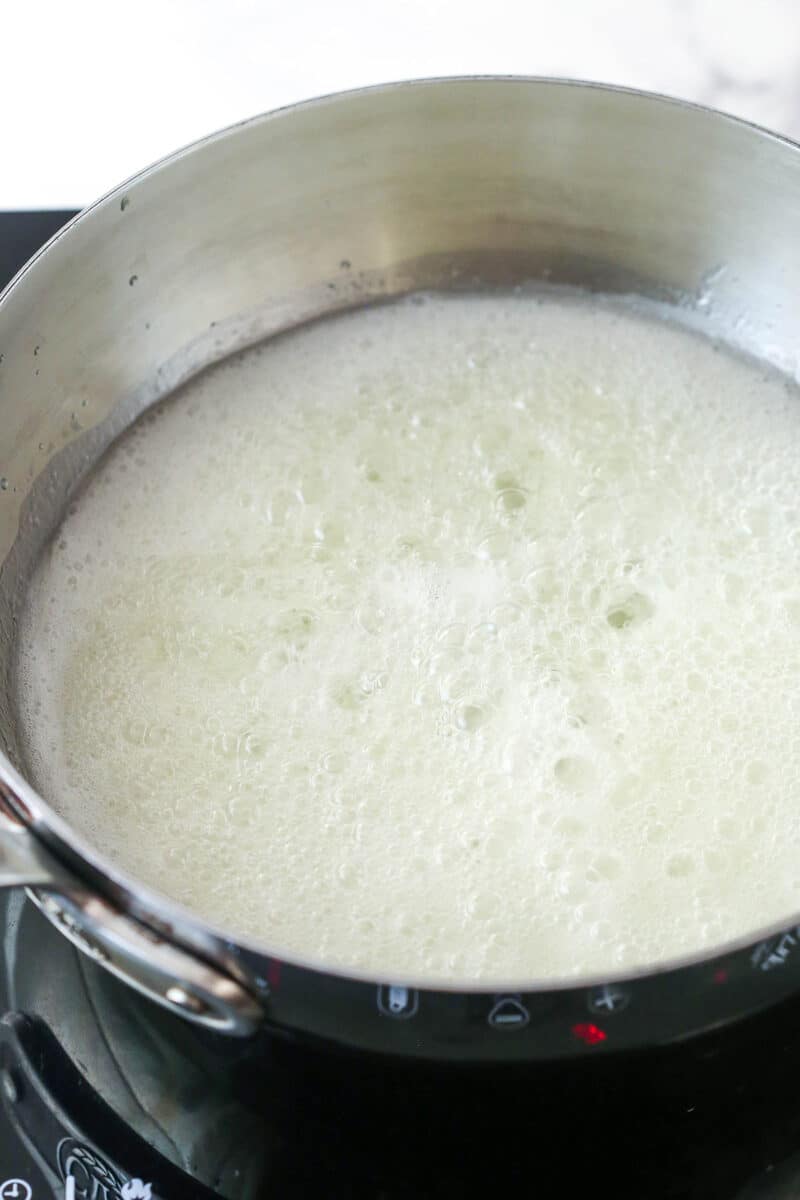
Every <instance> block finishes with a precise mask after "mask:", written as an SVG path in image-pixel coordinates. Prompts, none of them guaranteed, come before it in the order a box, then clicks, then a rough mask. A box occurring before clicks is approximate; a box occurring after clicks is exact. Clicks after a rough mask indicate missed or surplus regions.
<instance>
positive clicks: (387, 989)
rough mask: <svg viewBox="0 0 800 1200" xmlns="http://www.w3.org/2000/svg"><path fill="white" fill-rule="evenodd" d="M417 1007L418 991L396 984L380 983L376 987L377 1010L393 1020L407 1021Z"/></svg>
mask: <svg viewBox="0 0 800 1200" xmlns="http://www.w3.org/2000/svg"><path fill="white" fill-rule="evenodd" d="M418 1008H419V992H417V991H415V990H414V989H413V988H407V987H400V986H399V985H397V984H394V983H392V984H389V983H382V984H380V985H379V987H378V1012H379V1013H382V1015H383V1016H384V1017H393V1018H394V1020H395V1021H407V1020H408V1019H409V1017H413V1016H414V1014H415V1013H416V1011H417V1009H418Z"/></svg>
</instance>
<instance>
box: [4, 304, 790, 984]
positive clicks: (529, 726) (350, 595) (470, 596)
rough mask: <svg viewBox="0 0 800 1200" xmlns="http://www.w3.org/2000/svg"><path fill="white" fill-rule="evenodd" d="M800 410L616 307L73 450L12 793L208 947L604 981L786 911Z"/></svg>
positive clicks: (267, 382)
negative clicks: (75, 471) (226, 939)
mask: <svg viewBox="0 0 800 1200" xmlns="http://www.w3.org/2000/svg"><path fill="white" fill-rule="evenodd" d="M798 448H800V406H799V405H798V397H797V395H796V392H795V391H794V390H793V389H792V388H791V387H790V385H789V384H788V383H787V382H786V381H784V380H782V379H781V378H779V377H777V376H775V375H767V374H766V373H765V372H764V371H763V370H761V369H760V368H759V367H757V366H756V365H755V364H753V363H748V362H745V361H743V360H740V359H738V358H736V357H734V356H733V355H732V354H731V353H730V352H728V351H725V350H722V349H720V348H719V347H718V346H716V345H714V344H713V343H712V342H711V341H707V340H704V339H703V338H701V337H700V336H699V335H696V334H694V333H691V332H689V331H687V330H683V329H681V328H679V327H675V326H670V325H667V324H665V323H662V322H661V321H659V320H657V319H655V318H654V317H652V316H650V317H648V316H646V315H642V314H641V313H638V314H637V312H635V311H633V310H632V309H630V308H625V307H624V306H621V305H616V306H614V305H612V304H610V303H604V302H600V301H590V300H588V299H585V300H581V299H578V298H572V299H570V298H565V297H559V296H551V297H549V298H543V297H540V298H535V297H527V298H524V297H508V298H497V297H492V298H489V297H485V298H477V297H462V298H453V297H451V298H445V297H438V298H425V299H421V298H417V299H416V300H415V301H410V302H404V303H401V304H397V305H393V306H390V307H386V308H379V309H373V310H369V311H363V312H360V313H356V314H351V315H347V316H343V317H339V318H336V319H334V320H330V321H327V322H324V323H321V324H319V325H316V326H313V327H308V328H306V329H304V330H301V331H298V332H296V333H294V334H292V335H289V336H285V337H283V338H281V339H278V340H276V341H274V342H272V343H269V344H266V345H264V346H263V347H261V348H259V349H257V350H254V351H251V352H249V353H247V354H246V355H244V356H242V357H240V358H238V359H236V360H233V361H231V362H229V363H227V364H223V365H221V366H219V367H216V368H214V369H213V370H211V371H210V372H208V373H207V374H205V375H204V376H203V377H201V378H199V379H198V380H196V381H194V382H193V383H192V384H190V385H189V386H188V387H187V388H186V389H184V391H183V392H181V393H180V394H179V395H178V396H177V397H175V398H174V399H173V400H172V401H171V402H170V403H168V404H166V405H164V406H162V407H161V408H159V409H158V410H156V411H154V412H152V413H151V414H149V415H148V416H146V417H145V418H144V419H143V420H142V421H141V422H140V423H139V424H138V425H137V426H136V427H135V428H134V429H133V430H132V431H131V432H130V433H129V434H128V435H126V436H125V437H124V438H123V439H122V441H121V442H120V443H119V444H118V445H117V446H116V447H115V448H114V449H113V450H112V452H111V454H110V455H109V456H108V457H107V458H106V460H104V462H103V464H102V465H101V467H100V468H99V470H98V472H97V473H96V474H95V475H94V477H93V479H92V482H91V483H90V485H89V487H88V488H87V490H86V491H85V492H84V494H83V495H82V496H81V497H80V499H79V500H78V502H77V504H76V505H75V506H74V508H73V511H72V513H71V514H70V515H69V516H68V517H67V519H66V521H65V523H64V525H63V526H62V528H61V530H60V533H59V534H58V536H57V537H56V539H55V541H54V543H53V545H52V548H51V549H50V551H49V552H48V554H47V555H46V557H45V558H44V560H43V562H42V563H41V566H40V569H39V573H38V576H37V579H36V580H35V586H34V588H33V591H32V596H31V603H30V606H29V611H28V613H27V616H26V620H25V622H24V627H23V630H22V636H21V658H20V676H21V684H22V696H23V701H22V703H23V716H24V721H25V726H26V728H27V731H28V734H27V736H28V756H29V760H30V763H31V766H32V770H33V774H34V778H35V779H36V781H37V782H38V784H39V785H40V787H41V788H42V790H43V791H44V794H45V795H47V796H48V797H49V798H51V800H52V801H53V802H54V803H56V804H57V807H58V808H59V809H60V811H61V812H62V813H63V815H64V816H65V817H67V818H68V819H69V820H70V821H72V822H74V823H75V824H76V825H77V826H78V827H80V829H81V830H83V831H84V832H85V833H86V834H87V835H88V836H89V837H90V838H91V840H92V841H93V842H94V843H95V844H96V845H97V846H98V847H99V848H101V849H102V850H103V851H106V852H108V853H109V854H110V855H111V856H113V857H114V858H115V859H116V860H117V861H119V862H120V863H122V864H123V865H124V866H125V867H126V868H127V869H129V870H130V871H131V872H132V873H134V874H135V875H136V876H138V877H139V878H141V879H142V880H144V881H146V882H147V883H149V884H151V885H152V886H154V887H156V888H157V889H158V890H160V891H162V892H164V893H166V894H168V895H170V896H171V897H174V898H176V899H178V900H180V901H182V902H183V903H185V904H186V905H188V906H190V907H191V908H193V909H194V910H196V911H197V912H198V913H200V914H201V915H203V916H206V917H208V918H209V919H211V920H212V921H213V922H215V923H216V924H218V925H219V924H224V925H226V926H227V927H229V928H230V929H231V930H232V931H234V932H236V933H239V934H251V935H254V936H256V937H257V938H260V939H264V940H267V941H269V942H270V943H272V944H276V945H279V946H283V947H285V948H287V949H289V950H291V951H293V952H294V953H296V954H299V955H308V956H313V957H316V958H319V959H322V960H324V961H326V962H329V963H332V964H342V965H346V966H350V967H356V968H369V969H370V970H373V971H375V972H376V973H377V974H378V975H379V976H383V977H387V978H398V977H402V976H403V974H407V975H408V976H413V977H416V978H420V977H423V978H430V979H432V980H433V979H437V978H438V979H441V978H449V979H452V980H459V981H465V980H469V979H481V980H491V979H498V980H501V979H504V980H508V979H514V978H516V979H522V978H524V977H530V978H541V977H544V976H561V975H574V974H578V973H581V972H600V973H602V972H604V971H606V970H611V969H614V970H618V969H620V968H623V967H626V968H627V967H632V966H637V965H642V964H649V963H655V962H658V961H659V960H662V959H665V958H668V957H670V956H673V955H675V954H680V953H684V952H694V951H697V950H699V949H701V948H703V947H707V946H711V945H713V944H715V943H720V942H721V941H723V940H725V939H727V938H730V937H734V936H738V935H742V934H745V933H747V932H749V931H750V930H752V929H754V928H757V927H758V926H760V925H761V924H763V923H765V922H768V921H772V920H777V919H780V918H782V917H784V916H786V915H788V914H790V913H791V912H792V911H793V910H796V909H797V908H798V907H800V807H798V795H799V791H800V789H799V788H798V784H799V783H800V741H799V740H798V738H797V735H796V731H797V722H798V718H799V717H800V571H798V565H799V559H800V453H798Z"/></svg>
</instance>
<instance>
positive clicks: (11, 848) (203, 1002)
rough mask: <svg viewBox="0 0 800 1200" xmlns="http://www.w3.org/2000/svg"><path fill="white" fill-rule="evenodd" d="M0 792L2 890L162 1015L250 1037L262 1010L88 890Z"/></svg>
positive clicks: (214, 971)
mask: <svg viewBox="0 0 800 1200" xmlns="http://www.w3.org/2000/svg"><path fill="white" fill-rule="evenodd" d="M4 799H6V798H5V797H4V796H3V794H2V791H0V888H12V887H26V888H27V891H28V895H29V896H30V897H31V899H32V900H33V902H34V903H35V904H36V905H37V907H38V908H39V909H40V911H41V912H42V913H44V915H45V916H46V917H47V918H48V920H50V921H51V922H52V923H53V924H54V925H55V926H56V928H57V929H58V930H59V931H60V932H61V933H63V934H64V936H65V937H68V938H69V940H70V941H71V942H72V943H73V945H75V946H77V948H78V949H79V950H81V951H82V952H83V953H84V954H87V955H88V956H89V957H90V958H93V959H94V961H95V962H97V963H99V964H100V965H101V966H102V967H105V969H106V970H107V971H110V972H111V974H112V975H116V976H117V978H118V979H121V980H122V982H123V983H126V984H128V985H129V987H132V988H134V989H135V990H136V991H137V992H140V993H141V994H142V995H143V996H147V997H148V998H149V999H151V1000H155V1002H156V1003H157V1004H160V1005H161V1006H162V1007H163V1008H167V1009H169V1010H171V1011H172V1012H174V1013H177V1014H178V1015H180V1016H182V1017H184V1018H186V1019H187V1020H189V1021H192V1022H194V1023H195V1024H196V1025H201V1026H203V1027H204V1028H206V1029H213V1030H215V1031H216V1032H218V1033H227V1034H230V1035H232V1036H235V1037H247V1036H249V1035H250V1034H252V1033H254V1032H255V1031H256V1030H257V1028H258V1027H259V1025H260V1024H261V1022H262V1021H263V1018H264V1010H263V1008H262V1006H261V1004H260V1003H259V1001H258V1000H257V999H256V997H255V995H253V994H252V993H251V992H250V991H248V989H247V988H246V987H244V986H243V985H242V984H241V983H240V982H239V981H238V980H236V979H234V978H233V977H232V976H230V975H228V974H226V973H225V972H224V971H222V970H220V969H219V967H217V966H215V965H212V964H211V963H208V962H206V961H204V960H203V959H202V958H199V957H197V956H196V955H195V954H194V953H192V952H191V951H190V950H187V949H185V948H184V947H183V946H179V945H177V944H175V943H174V942H171V941H170V940H169V939H168V938H167V937H165V936H164V935H163V934H161V933H158V932H157V931H156V930H154V929H151V928H150V927H149V926H148V925H145V924H143V923H142V922H141V921H137V920H136V919H135V918H134V917H131V916H129V915H128V914H127V913H125V912H123V911H122V910H121V909H119V908H117V907H116V906H115V905H114V904H112V903H111V902H110V901H108V900H106V899H105V897H103V896H100V895H98V894H97V893H96V892H91V891H89V890H88V889H87V888H86V887H85V886H84V885H82V884H81V883H80V882H79V881H78V880H77V879H76V878H75V877H74V876H73V875H71V874H70V873H69V872H68V871H67V869H66V868H65V867H62V866H61V864H60V863H59V862H58V860H57V859H56V858H55V857H54V856H53V855H51V854H50V853H49V852H48V850H47V848H46V847H45V846H44V845H43V843H42V842H41V841H40V840H39V839H38V838H37V837H36V836H35V835H34V834H33V833H31V831H30V829H29V828H28V827H27V825H26V824H25V823H24V821H22V820H21V819H20V818H19V817H18V816H17V815H16V813H15V812H14V811H13V809H11V808H10V805H6V804H3V800H4Z"/></svg>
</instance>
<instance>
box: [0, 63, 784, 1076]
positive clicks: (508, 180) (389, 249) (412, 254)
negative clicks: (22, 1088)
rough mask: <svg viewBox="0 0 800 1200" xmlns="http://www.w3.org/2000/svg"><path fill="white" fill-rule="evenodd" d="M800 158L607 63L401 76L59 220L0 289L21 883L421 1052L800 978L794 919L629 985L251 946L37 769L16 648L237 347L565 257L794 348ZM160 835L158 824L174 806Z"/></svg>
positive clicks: (146, 941) (653, 1033)
mask: <svg viewBox="0 0 800 1200" xmlns="http://www.w3.org/2000/svg"><path fill="white" fill-rule="evenodd" d="M799 235H800V153H798V148H797V147H795V146H794V145H792V144H790V143H788V142H786V141H784V140H782V139H780V138H777V137H774V136H772V135H771V134H769V133H765V132H763V131H762V130H759V129H755V128H753V127H751V126H748V125H746V124H743V123H742V122H740V121H735V120H732V119H730V118H728V117H724V116H720V115H719V114H717V113H714V112H710V111H707V110H705V109H702V108H696V107H693V106H691V105H687V104H681V103H676V102H674V101H671V100H666V99H663V98H661V97H656V96H648V95H642V94H637V93H634V92H629V91H622V90H617V89H611V88H606V87H597V86H594V85H585V84H579V83H565V82H558V81H546V80H526V79H463V80H441V81H432V82H421V83H408V84H398V85H392V86H387V87H380V88H375V89H370V90H367V91H360V92H353V93H348V94H344V95H340V96H333V97H329V98H326V99H323V100H317V101H314V102H311V103H308V104H303V105H299V106H298V107H295V108H291V109H287V110H284V111H281V112H277V113H273V114H270V115H268V116H264V117H259V118H257V119H255V120H253V121H249V122H246V123H244V124H242V125H238V126H235V127H234V128H232V129H229V130H227V131H225V132H223V133H220V134H216V135H214V136H212V137H210V138H208V139H207V140H205V141H203V142H199V143H198V144H197V145H195V146H192V147H190V148H189V149H187V150H183V151H181V152H179V153H178V154H176V155H174V156H173V157H171V158H169V159H167V160H165V161H164V162H162V163H160V164H159V165H157V166H155V167H152V168H151V169H149V170H147V171H145V172H143V173H142V174H141V175H138V176H137V177H136V178H134V179H132V180H131V181H130V182H129V183H127V184H125V185H123V186H122V187H120V188H118V189H117V190H116V191H114V192H112V193H111V194H110V195H108V196H106V197H105V198H104V199H103V200H101V201H99V202H98V203H97V204H95V205H94V206H92V207H91V208H89V209H88V210H87V211H86V212H85V213H83V214H82V215H81V216H79V217H78V218H77V219H76V220H75V221H73V222H72V223H71V224H70V225H69V226H67V227H66V228H65V229H64V230H63V231H62V232H61V233H59V234H58V235H57V236H56V237H55V238H54V239H53V240H52V242H50V244H49V245H48V247H47V248H46V249H45V250H44V251H43V252H42V253H40V254H39V255H37V257H36V258H34V259H33V260H32V261H31V262H30V263H29V264H28V265H27V267H25V268H24V270H23V271H22V272H21V273H20V274H19V275H18V276H17V278H16V279H15V280H14V282H13V283H12V284H11V286H10V287H9V288H8V289H7V290H6V291H5V292H4V294H3V296H2V299H0V489H1V490H0V562H2V570H1V571H0V885H2V886H5V887H16V886H26V887H27V888H28V889H29V891H30V894H31V895H32V897H33V898H34V899H35V901H36V902H37V904H38V905H39V906H40V907H41V909H42V910H43V911H44V913H45V914H46V915H47V916H48V917H49V918H50V919H51V920H52V921H54V922H55V923H56V924H57V925H59V926H60V928H61V929H62V930H63V932H64V934H65V935H66V936H67V937H69V938H70V939H72V941H73V942H75V943H76V944H77V945H78V946H79V947H80V948H81V949H82V950H84V951H86V953H88V954H90V955H92V956H93V957H94V958H95V959H96V960H98V961H99V962H101V963H103V964H104V965H105V966H106V967H107V968H108V969H109V970H111V971H113V972H114V973H115V974H117V975H118V976H120V977H121V978H122V979H123V980H125V981H126V982H127V983H129V984H130V985H131V986H133V987H135V988H137V989H138V990H139V991H140V992H143V993H144V994H146V995H148V996H151V997H152V998H153V999H154V1000H156V1001H158V1002H159V1003H160V1004H163V1005H165V1006H166V1007H167V1008H170V1009H172V1010H174V1011H177V1012H180V1013H182V1014H183V1015H185V1016H186V1017H187V1018H189V1019H190V1020H193V1021H195V1022H196V1023H198V1024H199V1025H201V1026H206V1027H209V1028H211V1029H215V1030H221V1031H224V1032H227V1033H229V1034H232V1035H237V1034H238V1035H248V1034H250V1033H252V1032H254V1031H255V1030H256V1029H257V1028H259V1027H262V1026H266V1027H267V1028H272V1029H274V1030H276V1031H282V1032H284V1033H287V1034H296V1035H306V1036H311V1037H317V1038H322V1039H327V1040H334V1041H338V1042H340V1043H346V1044H349V1045H351V1046H355V1047H361V1048H363V1049H372V1050H377V1051H387V1052H392V1053H398V1054H407V1055H412V1056H418V1057H419V1056H422V1057H435V1058H440V1059H446V1058H461V1059H463V1058H468V1059H469V1058H471V1059H476V1060H480V1059H485V1060H503V1059H513V1060H525V1059H531V1060H535V1059H545V1058H558V1057H564V1056H569V1055H574V1054H597V1053H606V1052H608V1051H610V1050H614V1049H616V1048H631V1047H636V1046H642V1045H647V1044H653V1043H666V1042H670V1041H672V1040H674V1039H678V1038H682V1037H686V1036H688V1035H690V1034H693V1033H698V1032H700V1031H702V1030H704V1029H706V1028H709V1027H710V1026H712V1025H717V1024H719V1023H721V1022H724V1021H728V1020H732V1019H734V1018H736V1017H738V1016H740V1015H742V1014H744V1013H746V1012H750V1011H754V1010H756V1009H758V1008H761V1007H764V1006H765V1005H768V1004H770V1003H772V1002H774V1001H775V1000H777V999H778V998H780V997H782V996H785V995H786V994H787V993H789V992H791V991H794V990H796V989H800V951H798V950H797V946H798V943H800V927H798V922H800V915H795V916H794V917H792V916H791V914H789V913H787V919H786V922H785V925H784V926H782V927H781V928H774V927H773V928H769V929H766V930H757V931H754V932H753V934H752V936H751V937H749V938H746V939H743V940H741V941H740V942H737V943H736V944H735V945H728V946H725V947H721V948H720V949H719V951H718V953H716V954H715V955H713V956H711V957H710V956H709V955H708V954H705V955H704V956H702V957H699V956H698V957H696V958H694V959H687V960H683V961H681V962H674V963H670V964H668V965H666V966H665V967H661V968H659V969H658V970H656V971H649V972H645V973H642V974H639V975H637V976H635V977H628V978H626V979H623V980H618V979H581V980H578V981H576V980H569V981H563V982H561V983H559V982H558V981H553V980H548V981H545V982H544V983H542V982H539V981H537V980H536V979H535V978H532V979H527V980H510V981H508V983H507V986H505V987H503V988H499V987H495V988H493V989H491V991H490V990H489V989H487V988H481V987H476V988H474V990H471V991H470V992H468V993H465V992H464V991H462V990H448V989H446V988H437V989H436V990H432V989H430V988H429V987H428V988H426V987H425V986H424V983H423V984H420V985H419V986H417V982H418V981H415V980H413V979H393V980H392V979H389V980H376V979H369V978H366V977H364V976H363V975H362V976H356V975H355V974H352V975H347V974H345V973H336V972H333V971H330V970H328V969H326V968H325V967H324V966H323V965H321V964H315V963H308V962H302V961H299V960H298V959H297V958H295V957H293V956H291V955H288V954H285V953H284V952H283V951H281V950H280V949H279V948H275V947H271V946H270V940H269V930H264V939H263V943H261V942H254V941H246V942H239V943H234V942H232V941H231V940H229V938H227V937H226V936H225V932H224V931H223V930H219V929H214V928H212V927H211V926H209V925H207V924H206V923H204V922H203V921H201V920H199V919H198V918H196V917H194V916H192V915H191V914H190V913H188V912H186V911H184V910H183V909H181V908H180V907H178V906H177V905H175V904H174V903H172V902H170V901H168V900H166V899H165V898H163V897H162V896H159V895H157V894H155V893H154V892H152V891H150V890H148V889H146V888H144V887H142V886H141V885H139V884H138V883H137V882H136V881H135V880H134V879H131V878H129V877H128V876H127V875H126V874H125V873H124V872H123V871H121V870H120V869H119V868H118V867H116V866H115V865H114V864H113V863H110V862H108V861H106V860H105V859H104V858H103V857H102V856H100V855H99V854H98V853H97V852H96V851H95V850H94V849H93V848H92V846H91V845H89V844H87V842H86V841H85V840H84V839H83V838H82V837H81V836H80V835H79V834H78V833H76V832H75V830H73V829H71V828H70V827H69V826H68V825H67V824H66V823H65V822H64V821H63V820H61V819H60V818H59V817H58V815H57V814H56V813H55V812H54V811H53V809H52V808H50V806H49V805H48V804H47V803H46V802H45V801H44V800H43V799H42V797H41V796H39V795H37V793H36V791H35V790H34V788H33V787H32V786H31V784H30V783H29V782H28V781H27V779H26V778H25V765H24V763H23V762H22V761H21V757H20V752H19V744H18V737H17V729H16V718H15V705H14V695H13V692H14V688H13V682H14V681H13V671H12V661H13V646H14V636H15V627H16V619H17V614H18V613H19V610H20V605H21V603H22V601H23V597H24V593H25V588H26V583H27V580H28V578H29V574H30V570H31V567H32V564H33V563H34V561H35V559H36V557H37V554H38V552H39V550H40V549H41V547H42V545H43V544H44V543H45V541H46V539H47V538H48V537H49V536H50V534H51V533H52V531H53V530H54V528H55V526H56V524H57V522H58V519H59V515H60V514H61V513H62V512H63V510H64V507H65V506H66V504H67V503H68V502H69V499H70V496H71V495H72V494H73V492H74V491H75V489H76V488H77V487H78V485H79V484H80V481H81V479H82V478H83V477H84V476H85V475H86V473H87V472H88V471H89V470H90V469H91V467H92V465H93V463H94V462H96V460H97V458H98V457H99V455H100V454H101V453H102V452H103V450H104V449H105V448H106V447H107V446H108V444H109V442H110V441H111V440H112V439H113V438H114V437H115V436H116V435H117V434H119V433H120V431H121V430H123V429H124V428H125V427H126V426H127V425H128V424H129V423H130V422H131V421H132V420H133V419H134V418H135V417H136V416H137V415H138V414H139V413H141V412H142V410H143V409H144V408H145V407H147V406H148V405H150V404H152V403H154V402H155V401H157V400H158V399H160V398H161V397H163V396H164V395H166V394H167V393H169V392H170V391H171V390H172V389H174V388H175V387H176V386H178V385H179V384H180V383H182V382H183V381H184V380H186V379H188V378H189V377H190V376H192V375H194V374H195V373H196V372H198V371H200V370H201V369H202V368H203V367H205V366H206V365H208V364H209V363H211V362H214V361H215V360H217V359H219V358H221V357H222V356H224V355H226V354H230V353H231V352H233V351H236V350H239V349H240V348H242V347H244V346H247V345H250V344H252V343H254V342H256V341H258V340H260V339H262V338H264V337H266V336H268V335H270V334H272V333H275V332H276V331H279V330H283V329H286V328H288V327H291V326H294V325H297V324H298V323H300V322H303V321H305V320H308V319H310V318H312V317H316V316H318V315H320V314H324V313H327V312H333V311H335V310H338V309H342V308H346V307H348V306H353V305H357V304H364V303H367V302H369V301H372V300H377V299H382V298H386V297H390V296H394V295H399V294H401V293H404V292H409V291H412V290H415V289H421V288H425V289H436V288H450V289H452V288H477V287H480V286H482V285H495V284H516V283H522V282H526V281H531V280H542V279H548V280H553V281H556V282H569V283H578V284H581V285H584V286H586V287H589V288H595V289H602V290H604V291H637V292H640V293H642V294H644V295H647V296H651V297H655V298H658V299H660V300H662V301H667V302H671V303H674V304H678V305H682V306H683V307H684V308H692V309H694V310H696V312H697V316H698V320H702V319H703V314H706V313H708V312H709V310H711V309H713V312H714V318H715V320H716V321H717V322H718V323H722V325H723V326H726V327H727V328H728V329H729V330H730V331H731V336H732V337H734V339H735V340H736V341H738V342H740V343H744V344H746V346H747V347H748V348H749V349H750V350H754V351H756V352H757V353H758V354H760V355H761V356H762V357H764V358H765V359H768V360H770V361H771V362H774V363H778V364H779V365H780V366H782V367H784V368H785V369H788V370H794V369H795V366H796V363H795V353H796V348H797V347H800V307H798V305H797V303H796V296H797V293H798V290H799V289H800V236H799ZM153 836H154V837H157V836H158V830H153Z"/></svg>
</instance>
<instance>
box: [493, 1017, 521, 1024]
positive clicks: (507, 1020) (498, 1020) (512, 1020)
mask: <svg viewBox="0 0 800 1200" xmlns="http://www.w3.org/2000/svg"><path fill="white" fill-rule="evenodd" d="M494 1020H495V1024H496V1025H517V1024H519V1022H520V1021H521V1020H522V1017H521V1016H520V1017H518V1016H513V1017H495V1019H494Z"/></svg>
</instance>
